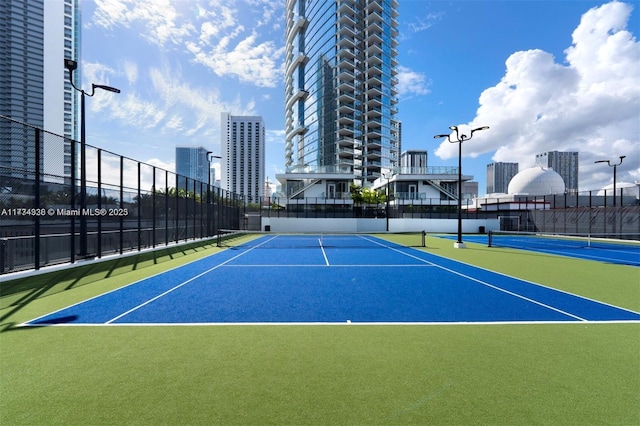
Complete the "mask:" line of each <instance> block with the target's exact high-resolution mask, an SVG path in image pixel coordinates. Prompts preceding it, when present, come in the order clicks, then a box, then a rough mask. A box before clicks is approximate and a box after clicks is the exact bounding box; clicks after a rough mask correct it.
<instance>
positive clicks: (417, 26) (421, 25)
mask: <svg viewBox="0 0 640 426" xmlns="http://www.w3.org/2000/svg"><path fill="white" fill-rule="evenodd" d="M443 16H444V12H430V13H428V14H427V15H426V16H424V17H422V16H418V17H416V18H414V20H413V21H411V22H409V24H407V27H408V28H409V31H410V32H411V33H419V32H422V31H425V30H428V29H429V28H431V27H432V26H433V25H434V24H435V23H436V22H437V21H439V20H440V19H442V17H443Z"/></svg>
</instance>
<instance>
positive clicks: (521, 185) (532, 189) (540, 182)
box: [507, 166, 565, 195]
mask: <svg viewBox="0 0 640 426" xmlns="http://www.w3.org/2000/svg"><path fill="white" fill-rule="evenodd" d="M564 191H565V186H564V180H563V179H562V176H560V175H559V174H558V173H556V172H555V171H553V170H552V169H545V168H544V167H540V166H536V167H532V168H530V169H526V170H523V171H521V172H520V173H518V174H517V175H515V176H514V177H513V179H511V182H509V187H508V189H507V192H508V193H509V194H510V195H551V194H564Z"/></svg>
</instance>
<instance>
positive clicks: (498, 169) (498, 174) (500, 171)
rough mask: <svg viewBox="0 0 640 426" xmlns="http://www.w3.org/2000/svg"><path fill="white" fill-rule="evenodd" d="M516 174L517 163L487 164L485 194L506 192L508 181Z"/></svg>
mask: <svg viewBox="0 0 640 426" xmlns="http://www.w3.org/2000/svg"><path fill="white" fill-rule="evenodd" d="M517 174H518V163H502V162H497V163H491V164H487V194H506V193H507V188H509V182H511V179H513V177H514V176H515V175H517Z"/></svg>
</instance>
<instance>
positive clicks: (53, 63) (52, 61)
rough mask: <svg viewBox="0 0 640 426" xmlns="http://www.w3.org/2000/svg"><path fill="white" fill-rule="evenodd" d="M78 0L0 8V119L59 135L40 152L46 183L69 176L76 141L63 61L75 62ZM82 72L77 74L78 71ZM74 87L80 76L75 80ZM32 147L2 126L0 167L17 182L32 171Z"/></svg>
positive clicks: (73, 101)
mask: <svg viewBox="0 0 640 426" xmlns="http://www.w3.org/2000/svg"><path fill="white" fill-rule="evenodd" d="M80 28H81V20H80V0H59V1H45V0H23V1H2V2H0V36H1V38H2V43H0V85H1V86H2V91H0V114H2V115H5V116H8V117H10V118H12V119H14V120H17V121H19V122H24V123H27V124H30V125H33V126H36V127H40V128H44V129H45V130H47V131H49V132H52V133H56V134H59V135H63V136H64V137H65V138H67V140H65V141H64V143H62V142H61V143H59V144H58V143H53V142H52V141H51V140H50V141H49V143H48V144H45V147H44V149H43V151H42V152H40V153H39V155H40V156H41V160H42V161H41V165H42V169H43V170H41V171H44V172H45V173H46V174H47V175H48V177H47V178H45V179H52V176H66V177H68V176H70V175H71V168H72V167H73V164H72V160H71V155H70V143H69V142H68V140H70V139H75V140H77V139H78V137H77V136H78V116H79V115H78V106H79V101H78V96H77V94H76V93H75V91H74V90H73V88H72V87H71V85H70V84H69V83H68V78H69V76H68V74H67V71H66V69H65V67H64V59H73V60H74V61H76V62H78V61H79V56H80ZM78 71H80V70H78ZM74 78H75V79H76V81H75V82H76V83H78V84H79V82H80V81H81V73H80V72H76V73H75V75H74ZM35 155H36V153H35V147H34V146H33V142H32V141H29V140H26V139H25V138H24V137H22V136H21V135H18V134H11V131H10V129H9V123H8V122H6V121H3V122H2V123H0V167H2V168H4V169H5V172H6V173H8V171H9V170H10V175H11V176H15V177H20V176H26V174H28V171H29V170H33V167H34V165H35Z"/></svg>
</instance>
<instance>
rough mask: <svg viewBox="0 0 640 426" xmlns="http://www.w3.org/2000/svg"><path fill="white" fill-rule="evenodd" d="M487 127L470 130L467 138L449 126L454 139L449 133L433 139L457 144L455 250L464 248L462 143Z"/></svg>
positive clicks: (455, 128)
mask: <svg viewBox="0 0 640 426" xmlns="http://www.w3.org/2000/svg"><path fill="white" fill-rule="evenodd" d="M488 128H489V126H482V127H476V128H475V129H473V130H471V134H470V135H469V136H467V135H465V134H462V133H459V131H458V126H449V129H451V130H453V131H454V132H455V134H456V139H455V140H452V139H451V133H449V134H447V135H435V136H434V137H433V138H434V139H441V138H447V140H448V141H449V142H450V143H457V144H458V240H457V241H456V242H455V243H454V244H453V246H454V247H455V248H464V247H465V245H464V243H463V242H462V143H463V142H466V141H468V140H471V138H472V137H473V134H474V133H475V132H478V131H480V130H487V129H488Z"/></svg>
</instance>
